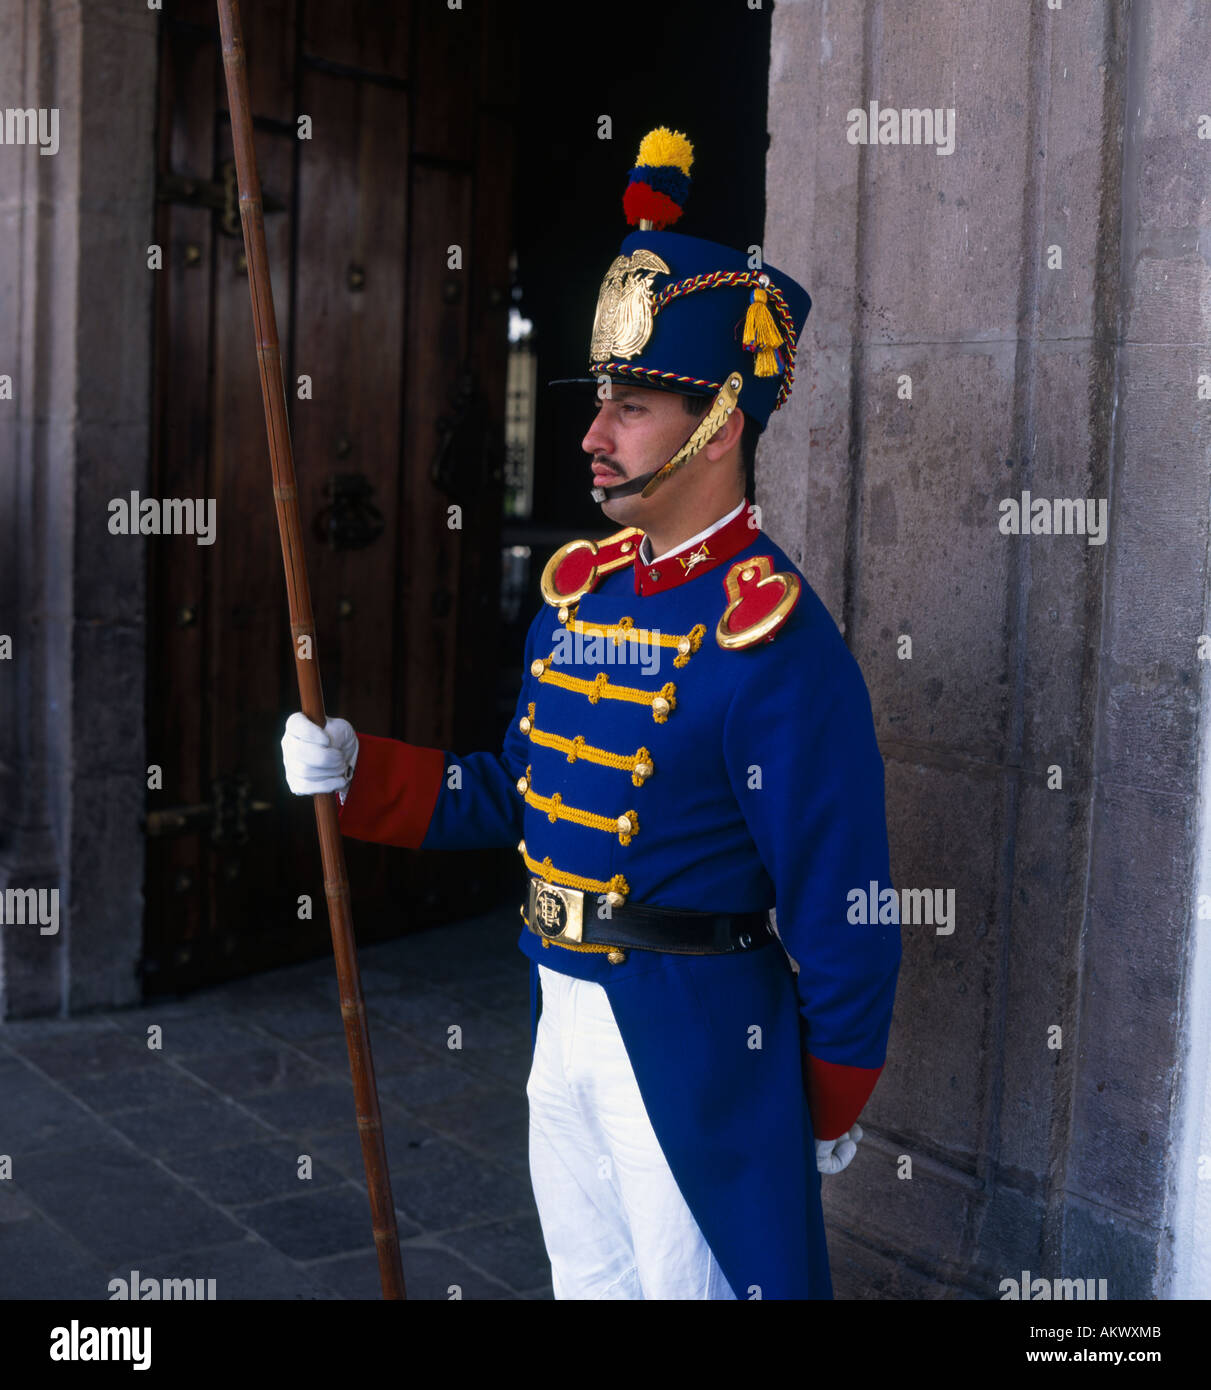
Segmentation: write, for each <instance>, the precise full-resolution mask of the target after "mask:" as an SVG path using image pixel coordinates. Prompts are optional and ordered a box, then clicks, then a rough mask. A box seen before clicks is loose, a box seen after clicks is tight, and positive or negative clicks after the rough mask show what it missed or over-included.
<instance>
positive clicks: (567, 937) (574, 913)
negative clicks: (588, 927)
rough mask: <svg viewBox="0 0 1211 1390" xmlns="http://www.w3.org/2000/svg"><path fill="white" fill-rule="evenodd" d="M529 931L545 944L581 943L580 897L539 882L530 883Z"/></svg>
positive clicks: (578, 892) (582, 895)
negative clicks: (548, 942) (544, 939)
mask: <svg viewBox="0 0 1211 1390" xmlns="http://www.w3.org/2000/svg"><path fill="white" fill-rule="evenodd" d="M530 930H531V931H535V930H536V931H537V932H538V933H539V934H540V935H541V936H545V937H546V938H547V940H548V941H583V940H584V894H583V893H582V892H580V890H579V889H577V888H561V887H559V886H558V885H557V884H554V883H545V882H543V880H542V879H540V878H532V879H531V880H530Z"/></svg>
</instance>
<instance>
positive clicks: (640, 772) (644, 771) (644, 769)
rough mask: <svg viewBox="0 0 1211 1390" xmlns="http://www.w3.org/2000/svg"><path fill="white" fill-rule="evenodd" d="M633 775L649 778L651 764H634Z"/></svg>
mask: <svg viewBox="0 0 1211 1390" xmlns="http://www.w3.org/2000/svg"><path fill="white" fill-rule="evenodd" d="M635 775H636V776H637V777H650V776H651V775H652V764H651V763H636V764H635Z"/></svg>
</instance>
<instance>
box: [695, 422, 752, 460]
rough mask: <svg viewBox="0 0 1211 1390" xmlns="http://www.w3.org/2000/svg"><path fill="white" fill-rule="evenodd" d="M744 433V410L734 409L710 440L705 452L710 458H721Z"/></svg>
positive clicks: (729, 451)
mask: <svg viewBox="0 0 1211 1390" xmlns="http://www.w3.org/2000/svg"><path fill="white" fill-rule="evenodd" d="M743 433H744V412H743V411H741V410H733V411H732V413H731V414H730V415H729V416H728V417H727V419H726V420H725V421H724V422H723V424H722V425H720V426H719V428H718V429H717V430H716V431H715V433H714V434H713V435H712V436H711V438H710V439H709V440H708V442H707V444H706V447H705V449H704V450H703V452H704V453H705V454H706V456H707V458H709V459H721V458H723V457H724V455H725V454H729V453H731V451H732V449H733V448H734V447H735V446H736V445H737V444H738V443H739V442H740V436H741V435H742V434H743Z"/></svg>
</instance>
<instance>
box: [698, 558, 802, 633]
mask: <svg viewBox="0 0 1211 1390" xmlns="http://www.w3.org/2000/svg"><path fill="white" fill-rule="evenodd" d="M723 589H724V592H725V593H726V594H727V597H728V605H727V607H726V608H725V609H724V610H723V616H722V617H721V618H720V619H719V625H718V627H716V629H715V640H716V641H717V642H718V643H719V645H720V646H721V647H724V648H726V649H727V650H728V651H740V650H742V649H743V648H745V647H755V646H757V644H758V643H760V642H770V641H772V640H773V637H774V633H775V632H777V631H778V629H779V628H780V627H781V626H782V624H783V623H784V622H786V620H787V618H789V617H790V615H791V611H792V609H793V608H794V606H795V604H796V603H798V602H799V576H798V575H797V574H787V573H785V572H783V571H781V570H777V571H775V569H774V562H773V559H772V557H771V556H769V555H757V556H755V557H754V558H752V559H749V560H737V561H736V563H735V564H734V565H733V566H732V567H731V569H729V570H728V572H727V574H725V575H724V577H723Z"/></svg>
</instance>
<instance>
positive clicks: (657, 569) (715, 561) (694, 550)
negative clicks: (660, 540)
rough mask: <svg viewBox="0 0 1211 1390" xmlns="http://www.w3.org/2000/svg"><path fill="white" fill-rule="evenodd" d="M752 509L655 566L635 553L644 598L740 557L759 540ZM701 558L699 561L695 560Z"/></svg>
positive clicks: (639, 591)
mask: <svg viewBox="0 0 1211 1390" xmlns="http://www.w3.org/2000/svg"><path fill="white" fill-rule="evenodd" d="M750 515H752V511H751V508H749V507H747V506H746V507H744V508H743V509H742V510H741V511H739V512H738V513H737V514H736V515H735V516H734V517H733V518H732V519H731V521H729V522H728V523H727V525H726V526H721V527H720V528H719V530H718V531H715V532H714V533H713V534H711V535H709V536H708V537H707V538H706V540H704V541H699V542H698V544H697V545H684V546H682V547H681V549H680V550H676V551H674V552H673V554H672V555H665V556H662V557H661V559H660V560H658V561H657V562H656V564H654V565H645V564H644V563H643V562H642V560H640V558H639V554H638V551H636V554H635V592H636V593H637V594H639V595H641V596H642V597H643V598H647V596H648V595H649V594H662V593H664V591H665V590H666V589H676V588H677V587H678V586H679V585H681V584H684V583H686V582H687V581H688V580H690V579H694V578H696V577H697V576H698V575H700V574H706V573H707V572H708V570H713V569H715V568H716V567H717V566H719V565H722V564H724V563H725V562H726V561H728V560H730V559H732V558H733V556H736V555H739V554H740V552H741V551H742V550H743V549H744V548H745V547H746V546H749V545H751V544H752V543H753V541H755V540H756V539H757V536H758V534H759V532H758V530H757V528H756V527H755V526H750V525H749V517H750ZM694 557H698V558H694Z"/></svg>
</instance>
